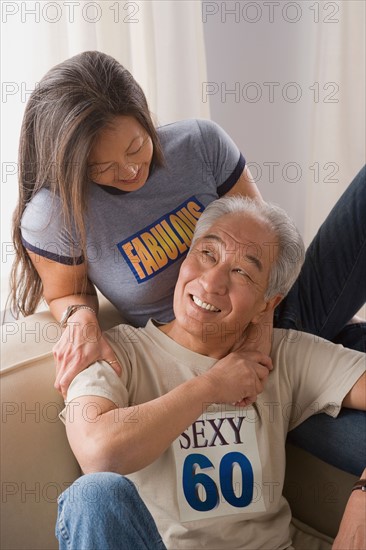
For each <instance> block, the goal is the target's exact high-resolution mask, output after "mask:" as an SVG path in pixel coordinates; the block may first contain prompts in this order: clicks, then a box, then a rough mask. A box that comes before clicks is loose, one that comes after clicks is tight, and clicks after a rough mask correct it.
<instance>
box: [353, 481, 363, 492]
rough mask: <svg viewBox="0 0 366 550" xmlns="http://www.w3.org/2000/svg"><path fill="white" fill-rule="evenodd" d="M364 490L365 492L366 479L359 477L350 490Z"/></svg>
mask: <svg viewBox="0 0 366 550" xmlns="http://www.w3.org/2000/svg"><path fill="white" fill-rule="evenodd" d="M357 490H359V491H364V492H365V493H366V479H359V480H358V481H356V483H355V484H354V486H353V487H352V491H357Z"/></svg>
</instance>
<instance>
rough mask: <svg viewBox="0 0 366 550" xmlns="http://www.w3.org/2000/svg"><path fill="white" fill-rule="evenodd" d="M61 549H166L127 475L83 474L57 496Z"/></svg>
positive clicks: (58, 535) (58, 533) (57, 525)
mask: <svg viewBox="0 0 366 550" xmlns="http://www.w3.org/2000/svg"><path fill="white" fill-rule="evenodd" d="M56 537H57V538H58V541H59V548H60V550H66V549H67V550H166V549H165V545H164V543H163V542H162V540H161V536H160V535H159V533H158V530H157V528H156V525H155V522H154V520H153V518H152V516H151V514H150V512H149V511H148V509H147V508H146V506H145V504H144V503H143V501H142V499H141V498H140V497H139V494H138V492H137V490H136V488H135V486H134V484H133V483H132V482H131V481H130V480H128V479H127V478H125V477H123V476H121V475H119V474H115V473H110V472H102V473H96V474H88V475H84V476H82V477H81V478H79V479H77V480H76V481H75V483H73V485H71V486H70V487H69V488H68V489H67V490H66V491H64V492H63V493H62V494H61V495H60V497H59V499H58V517H57V524H56Z"/></svg>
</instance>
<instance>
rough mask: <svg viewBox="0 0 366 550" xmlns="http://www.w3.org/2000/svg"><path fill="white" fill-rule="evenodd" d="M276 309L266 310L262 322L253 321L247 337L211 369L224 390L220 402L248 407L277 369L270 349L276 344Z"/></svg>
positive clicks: (210, 373) (219, 385) (247, 331)
mask: <svg viewBox="0 0 366 550" xmlns="http://www.w3.org/2000/svg"><path fill="white" fill-rule="evenodd" d="M272 336H273V310H272V309H271V310H269V311H268V312H266V313H265V314H264V315H263V316H262V318H261V322H260V324H255V325H254V324H249V326H248V327H247V329H246V331H245V340H243V341H240V342H238V345H237V346H236V347H234V349H233V350H232V353H230V354H229V355H227V356H226V357H225V358H224V359H221V361H218V363H216V365H215V366H214V367H213V368H212V369H210V371H209V373H207V374H208V375H209V377H212V379H213V381H214V383H215V385H216V389H220V390H221V394H220V396H219V398H218V400H217V402H222V403H232V404H235V405H237V406H240V407H247V406H249V405H251V404H252V403H254V402H255V401H256V400H257V397H258V395H259V394H260V393H261V392H262V391H263V389H264V386H265V383H266V381H267V378H268V375H269V373H270V371H271V370H272V369H273V365H272V360H271V358H270V357H269V353H270V351H271V347H272Z"/></svg>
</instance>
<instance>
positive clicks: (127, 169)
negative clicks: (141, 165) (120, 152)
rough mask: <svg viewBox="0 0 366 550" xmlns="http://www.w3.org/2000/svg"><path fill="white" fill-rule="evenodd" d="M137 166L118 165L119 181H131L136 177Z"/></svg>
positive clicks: (129, 164)
mask: <svg viewBox="0 0 366 550" xmlns="http://www.w3.org/2000/svg"><path fill="white" fill-rule="evenodd" d="M137 172H138V166H137V164H132V163H128V164H124V165H121V164H119V165H118V179H121V180H129V179H130V180H133V179H134V178H135V177H136V176H137Z"/></svg>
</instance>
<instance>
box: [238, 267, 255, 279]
mask: <svg viewBox="0 0 366 550" xmlns="http://www.w3.org/2000/svg"><path fill="white" fill-rule="evenodd" d="M234 271H235V273H239V275H242V276H243V277H245V278H246V279H250V280H252V279H251V278H250V276H249V274H248V273H247V272H246V271H245V270H244V269H241V268H240V267H237V268H236V269H234Z"/></svg>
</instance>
